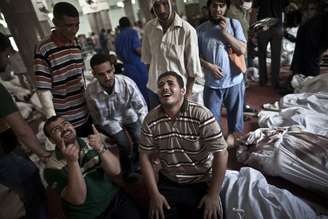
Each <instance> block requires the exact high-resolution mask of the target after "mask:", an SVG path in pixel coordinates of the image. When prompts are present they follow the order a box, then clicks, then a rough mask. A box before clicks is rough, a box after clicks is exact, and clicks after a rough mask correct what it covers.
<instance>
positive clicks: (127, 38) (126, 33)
mask: <svg viewBox="0 0 328 219" xmlns="http://www.w3.org/2000/svg"><path fill="white" fill-rule="evenodd" d="M119 25H120V33H119V34H118V35H117V37H116V40H115V47H116V53H117V55H118V57H119V59H120V60H121V61H122V62H123V64H124V73H125V75H126V76H128V77H129V78H131V79H132V80H133V81H134V82H136V84H137V85H138V88H139V90H140V91H141V93H142V95H143V97H144V98H145V100H146V101H147V102H148V96H147V86H146V85H147V81H148V73H147V66H146V65H145V64H144V63H142V62H141V59H140V55H141V43H140V39H139V36H138V33H137V31H136V30H134V29H132V27H131V23H130V20H129V18H127V17H122V18H121V19H120V20H119Z"/></svg>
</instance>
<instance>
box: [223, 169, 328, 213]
mask: <svg viewBox="0 0 328 219" xmlns="http://www.w3.org/2000/svg"><path fill="white" fill-rule="evenodd" d="M221 198H222V203H223V205H224V212H225V213H224V214H225V218H226V219H242V218H245V219H246V218H249V219H310V218H311V219H314V218H318V219H319V218H321V219H323V218H328V217H327V216H319V215H317V214H316V212H314V210H313V209H312V208H311V207H309V206H308V205H307V204H306V203H305V202H304V201H302V200H301V199H300V198H298V197H296V196H294V195H293V194H291V193H290V192H289V191H287V190H284V189H279V188H277V187H275V186H272V185H269V184H268V183H267V181H266V179H265V177H264V176H263V175H262V174H261V173H260V172H259V171H257V170H254V169H252V168H246V167H244V168H242V169H241V170H240V172H237V171H231V170H227V171H226V176H225V179H224V183H223V187H222V192H221Z"/></svg>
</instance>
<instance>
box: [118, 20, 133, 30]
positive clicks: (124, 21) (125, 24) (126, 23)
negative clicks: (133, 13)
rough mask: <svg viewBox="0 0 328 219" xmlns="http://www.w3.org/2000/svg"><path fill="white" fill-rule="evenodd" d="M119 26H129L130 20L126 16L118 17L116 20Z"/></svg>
mask: <svg viewBox="0 0 328 219" xmlns="http://www.w3.org/2000/svg"><path fill="white" fill-rule="evenodd" d="M118 23H119V25H120V28H124V27H131V22H130V20H129V18H128V17H122V18H120V20H119V21H118Z"/></svg>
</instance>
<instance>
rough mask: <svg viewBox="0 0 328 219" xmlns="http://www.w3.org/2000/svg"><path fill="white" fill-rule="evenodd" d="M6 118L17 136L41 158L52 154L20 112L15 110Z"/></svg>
mask: <svg viewBox="0 0 328 219" xmlns="http://www.w3.org/2000/svg"><path fill="white" fill-rule="evenodd" d="M4 120H5V122H6V123H7V124H8V125H9V126H10V127H11V128H12V130H13V131H14V133H15V134H16V136H17V138H18V139H19V140H20V141H21V142H23V144H24V145H25V146H27V147H28V148H30V149H31V150H32V151H33V152H34V153H35V154H37V155H38V156H39V157H40V158H41V159H46V158H48V157H49V156H50V155H51V154H50V153H49V152H47V151H45V150H43V149H42V147H41V144H40V142H39V140H38V139H37V138H36V136H35V134H34V132H33V130H32V129H31V127H30V126H29V125H28V124H27V122H26V121H25V120H24V118H23V117H22V115H21V114H20V112H18V111H16V112H13V113H11V114H9V115H7V116H6V117H5V118H4Z"/></svg>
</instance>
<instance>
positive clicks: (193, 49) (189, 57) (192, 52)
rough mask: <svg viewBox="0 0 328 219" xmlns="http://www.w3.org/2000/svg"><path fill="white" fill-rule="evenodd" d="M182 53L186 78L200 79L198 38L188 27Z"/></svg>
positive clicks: (201, 74) (193, 30) (192, 29)
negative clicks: (183, 54)
mask: <svg viewBox="0 0 328 219" xmlns="http://www.w3.org/2000/svg"><path fill="white" fill-rule="evenodd" d="M184 53H185V57H186V58H185V63H186V68H187V73H188V76H189V77H192V78H195V77H200V78H202V77H203V72H202V67H201V65H200V59H199V48H198V37H197V33H196V30H195V29H194V28H193V27H190V30H189V34H188V38H187V40H186V46H185V50H184Z"/></svg>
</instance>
